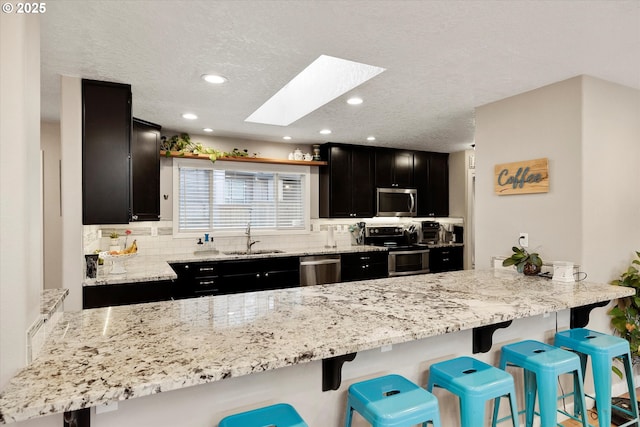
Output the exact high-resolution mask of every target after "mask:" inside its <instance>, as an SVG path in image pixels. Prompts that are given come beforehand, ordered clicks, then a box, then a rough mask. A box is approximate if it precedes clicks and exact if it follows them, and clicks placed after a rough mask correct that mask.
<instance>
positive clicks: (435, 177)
mask: <svg viewBox="0 0 640 427" xmlns="http://www.w3.org/2000/svg"><path fill="white" fill-rule="evenodd" d="M413 170H414V183H415V187H416V188H417V189H418V216H422V217H435V216H449V155H448V154H446V153H429V152H426V151H421V152H416V153H414V167H413Z"/></svg>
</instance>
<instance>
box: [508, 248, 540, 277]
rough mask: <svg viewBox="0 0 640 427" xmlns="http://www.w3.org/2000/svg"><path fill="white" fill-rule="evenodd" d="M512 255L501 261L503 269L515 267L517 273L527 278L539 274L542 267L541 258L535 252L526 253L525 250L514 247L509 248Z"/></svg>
mask: <svg viewBox="0 0 640 427" xmlns="http://www.w3.org/2000/svg"><path fill="white" fill-rule="evenodd" d="M511 250H512V251H513V254H512V255H511V256H510V257H509V258H507V259H505V260H504V261H502V265H503V266H504V267H508V266H510V265H515V266H516V270H518V273H524V274H525V275H527V276H535V275H536V274H538V273H540V267H542V258H540V255H538V254H537V253H535V252H531V253H529V252H527V250H526V249H525V248H522V247H517V246H514V247H513V248H511Z"/></svg>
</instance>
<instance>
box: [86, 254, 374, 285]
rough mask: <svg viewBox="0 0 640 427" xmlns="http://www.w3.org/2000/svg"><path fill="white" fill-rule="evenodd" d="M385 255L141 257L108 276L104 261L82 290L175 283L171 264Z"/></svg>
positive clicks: (107, 267)
mask: <svg viewBox="0 0 640 427" xmlns="http://www.w3.org/2000/svg"><path fill="white" fill-rule="evenodd" d="M371 251H386V249H385V248H379V247H373V246H345V247H338V248H325V247H316V248H313V247H312V248H308V249H304V250H296V251H286V252H282V253H272V254H256V255H226V254H225V253H222V252H221V253H219V254H216V255H212V254H210V253H206V252H205V253H202V254H193V253H192V254H188V255H171V256H166V257H160V256H157V255H156V256H147V255H141V254H139V255H138V256H136V257H134V258H131V259H130V260H127V261H126V263H125V269H126V273H124V274H109V271H110V269H111V265H110V263H111V261H105V265H104V266H103V267H100V268H99V269H98V277H97V278H95V279H84V282H83V283H82V285H83V286H96V285H115V284H120V283H139V282H150V281H160V280H173V279H176V278H177V277H178V276H177V275H176V273H175V271H173V269H172V268H171V266H170V265H169V263H171V262H194V261H224V260H234V259H247V258H276V257H285V256H307V255H326V254H341V253H350V252H371Z"/></svg>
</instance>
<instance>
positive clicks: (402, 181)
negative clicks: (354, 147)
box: [375, 148, 414, 188]
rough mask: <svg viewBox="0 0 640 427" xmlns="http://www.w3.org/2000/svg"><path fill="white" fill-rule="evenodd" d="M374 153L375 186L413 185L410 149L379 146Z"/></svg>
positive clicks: (401, 186)
mask: <svg viewBox="0 0 640 427" xmlns="http://www.w3.org/2000/svg"><path fill="white" fill-rule="evenodd" d="M375 153H376V154H375V156H376V161H375V170H376V180H375V183H376V187H399V188H408V187H413V186H414V177H413V175H414V174H413V152H412V151H403V150H393V149H385V148H379V149H376V151H375Z"/></svg>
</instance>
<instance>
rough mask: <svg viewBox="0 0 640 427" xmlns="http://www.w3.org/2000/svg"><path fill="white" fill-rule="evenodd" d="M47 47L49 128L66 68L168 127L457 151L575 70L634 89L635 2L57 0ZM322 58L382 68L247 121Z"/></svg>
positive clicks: (45, 33)
mask: <svg viewBox="0 0 640 427" xmlns="http://www.w3.org/2000/svg"><path fill="white" fill-rule="evenodd" d="M41 39H42V41H41V49H42V53H41V60H42V115H43V118H44V119H46V120H57V119H58V117H59V103H60V88H59V86H60V83H59V82H60V79H59V76H60V75H61V74H62V75H71V76H79V77H82V78H90V79H98V80H107V81H115V82H124V83H129V84H131V85H132V91H133V113H134V116H136V117H139V118H142V119H145V120H149V121H152V122H155V123H158V124H160V125H162V126H163V127H165V128H170V129H177V130H183V131H186V132H189V133H192V134H203V132H202V128H204V127H211V128H213V129H214V130H215V134H216V135H221V136H230V137H239V138H248V139H256V140H264V141H276V142H282V136H284V135H290V136H292V137H293V140H292V141H291V143H293V144H296V143H317V142H325V141H337V142H347V143H354V144H369V143H367V142H366V141H365V138H366V137H367V136H368V135H375V136H376V138H377V140H376V141H375V143H373V144H374V145H380V146H393V147H407V148H412V149H426V150H433V151H443V152H453V151H458V150H462V149H466V148H469V146H470V144H471V143H473V138H474V136H473V135H474V115H473V114H474V108H475V107H477V106H480V105H483V104H486V103H489V102H493V101H497V100H499V99H502V98H505V97H508V96H511V95H515V94H518V93H522V92H525V91H528V90H531V89H535V88H537V87H540V86H544V85H547V84H550V83H554V82H557V81H560V80H564V79H567V78H570V77H573V76H576V75H580V74H587V75H591V76H594V77H599V78H602V79H605V80H609V81H613V82H616V83H620V84H623V85H626V86H630V87H634V88H638V89H640V1H637V0H634V1H615V0H609V1H595V0H594V1H579V0H574V1H482V0H478V1H426V0H425V1H375V0H368V1H364V0H345V1H329V0H326V1H303V0H299V1H266V0H262V1H258V0H255V1H250V0H246V1H186V0H184V1H62V0H56V1H54V2H48V3H47V12H46V13H45V14H43V15H42V16H41ZM322 54H325V55H331V56H335V57H338V58H344V59H349V60H352V61H357V62H362V63H365V64H370V65H375V66H379V67H383V68H386V71H385V72H384V73H382V74H380V75H378V76H376V77H374V78H373V79H371V80H370V81H368V82H366V83H365V84H363V85H362V86H360V87H357V88H355V89H353V90H352V91H350V92H348V93H347V94H345V95H344V96H342V97H339V98H337V99H335V100H334V101H332V102H330V103H329V104H327V105H325V106H324V107H321V108H320V109H318V110H316V111H314V112H312V113H310V114H309V115H307V116H305V117H303V118H302V119H300V120H298V121H296V122H294V123H292V124H291V125H289V126H286V127H279V126H269V125H261V124H255V123H246V122H244V119H245V118H247V117H248V116H249V115H250V114H251V113H252V112H253V111H254V110H255V109H256V108H258V107H259V106H260V105H262V103H264V102H265V101H266V100H267V99H269V98H270V97H271V96H272V95H273V94H274V93H275V92H277V91H278V90H279V89H280V88H281V87H282V86H283V85H285V84H286V83H287V82H288V81H289V80H290V79H291V78H293V77H294V76H295V75H296V74H297V73H299V72H300V71H301V70H302V69H304V68H305V67H306V66H307V65H308V64H310V63H311V62H312V61H313V60H314V59H316V58H317V57H318V56H320V55H322ZM204 73H219V74H222V75H224V76H226V77H227V78H228V79H229V82H228V83H227V84H225V85H222V86H214V85H209V84H207V83H205V82H204V81H202V80H201V79H200V76H201V75H202V74H204ZM353 95H358V96H360V97H362V98H363V99H364V103H363V104H362V105H359V106H350V105H347V104H346V102H345V101H346V99H347V98H348V97H349V96H353ZM187 111H189V112H194V113H196V114H197V115H198V116H199V119H198V120H196V121H186V120H184V119H182V118H181V114H182V113H184V112H187ZM322 128H330V129H332V130H333V134H332V135H330V136H329V137H327V136H323V135H320V134H319V133H318V131H319V130H320V129H322Z"/></svg>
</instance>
